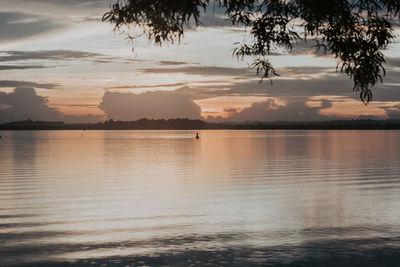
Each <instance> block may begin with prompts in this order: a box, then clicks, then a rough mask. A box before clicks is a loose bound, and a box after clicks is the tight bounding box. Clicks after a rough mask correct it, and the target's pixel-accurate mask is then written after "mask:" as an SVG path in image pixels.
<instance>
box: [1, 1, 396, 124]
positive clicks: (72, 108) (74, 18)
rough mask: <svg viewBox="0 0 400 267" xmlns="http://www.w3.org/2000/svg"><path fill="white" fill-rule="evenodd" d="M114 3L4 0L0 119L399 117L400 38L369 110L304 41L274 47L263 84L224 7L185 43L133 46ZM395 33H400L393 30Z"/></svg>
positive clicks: (139, 41) (327, 60)
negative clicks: (115, 26) (108, 15)
mask: <svg viewBox="0 0 400 267" xmlns="http://www.w3.org/2000/svg"><path fill="white" fill-rule="evenodd" d="M111 2H112V1H111V0H2V6H1V8H0V123H1V122H6V121H9V120H10V119H13V120H18V119H28V118H30V119H38V120H63V121H67V122H95V121H100V120H105V119H111V118H112V119H121V120H136V119H140V118H143V117H148V118H174V117H187V118H196V119H197V118H203V119H207V120H209V121H247V120H258V121H275V120H287V121H313V120H329V119H337V118H346V119H349V118H360V117H365V116H368V117H371V118H380V119H385V118H396V119H398V118H400V82H399V80H398V77H399V74H400V43H395V44H393V45H392V46H391V47H390V49H388V50H387V51H386V52H385V54H386V56H387V64H386V71H387V76H386V77H385V78H384V83H383V84H378V85H377V86H376V87H375V88H373V92H374V98H373V102H371V103H370V104H369V105H368V106H367V107H365V106H364V105H363V104H362V103H361V102H360V101H358V96H357V95H355V94H353V93H352V92H351V89H352V82H351V81H350V80H349V79H347V78H346V76H345V75H343V74H340V73H337V72H335V66H336V61H335V59H333V58H332V57H330V56H326V55H323V54H322V53H316V52H315V51H314V50H313V47H312V45H313V44H312V43H298V44H296V45H295V48H294V51H295V52H293V53H290V52H288V51H278V52H277V53H276V55H274V56H272V58H271V61H272V63H273V64H274V65H275V66H276V67H277V68H278V70H279V73H280V74H281V76H280V77H277V78H275V79H274V80H273V83H272V85H271V84H269V82H263V83H259V82H258V81H259V80H258V77H257V76H256V74H255V72H254V71H252V70H249V69H248V67H247V64H246V62H238V61H236V60H235V59H233V58H232V55H231V51H232V49H233V48H234V47H235V46H234V45H233V44H234V43H235V42H237V41H241V40H242V39H243V37H244V36H245V33H244V32H243V29H238V28H234V27H231V26H230V25H229V24H228V23H227V21H226V20H224V17H223V12H222V10H219V9H216V10H215V11H214V13H211V12H209V13H206V14H204V16H202V17H201V20H202V22H203V24H204V26H203V27H201V28H200V29H197V30H194V29H192V30H190V31H188V32H187V34H186V36H185V39H183V41H182V43H181V44H180V45H179V46H169V47H161V48H160V47H152V46H148V45H146V43H147V41H146V40H144V39H141V38H139V39H137V40H135V42H134V43H129V42H127V40H126V39H125V36H124V35H119V34H114V33H113V32H112V26H111V25H107V24H104V23H101V22H100V20H101V16H102V15H103V14H104V12H106V11H107V9H108V7H109V5H110V3H111ZM396 33H397V34H399V33H400V30H398V29H397V30H396Z"/></svg>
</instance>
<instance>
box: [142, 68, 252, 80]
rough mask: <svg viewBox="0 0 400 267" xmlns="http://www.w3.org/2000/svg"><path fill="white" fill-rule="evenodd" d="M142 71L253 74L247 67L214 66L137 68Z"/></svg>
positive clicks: (225, 74)
mask: <svg viewBox="0 0 400 267" xmlns="http://www.w3.org/2000/svg"><path fill="white" fill-rule="evenodd" d="M138 71H140V72H143V73H184V74H186V75H204V76H242V77H243V76H249V75H255V74H254V72H252V71H251V70H250V69H248V68H228V67H215V66H189V67H180V68H146V69H138Z"/></svg>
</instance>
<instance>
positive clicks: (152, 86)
mask: <svg viewBox="0 0 400 267" xmlns="http://www.w3.org/2000/svg"><path fill="white" fill-rule="evenodd" d="M183 85H186V83H166V84H153V85H125V86H113V87H107V88H105V89H109V90H112V89H137V88H157V87H177V86H183Z"/></svg>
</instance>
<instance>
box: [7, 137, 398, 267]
mask: <svg viewBox="0 0 400 267" xmlns="http://www.w3.org/2000/svg"><path fill="white" fill-rule="evenodd" d="M0 135H2V137H3V138H2V139H0V153H1V154H0V203H1V205H0V266H13V265H21V266H77V265H78V266H79V265H81V266H258V265H259V266H269V265H271V266H400V131H202V132H200V136H201V138H200V139H199V140H197V141H196V140H195V139H194V138H193V137H194V135H195V133H194V132H193V131H86V132H80V131H37V132H33V131H21V132H11V131H9V132H4V131H3V132H1V133H0Z"/></svg>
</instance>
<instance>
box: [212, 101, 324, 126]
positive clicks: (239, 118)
mask: <svg viewBox="0 0 400 267" xmlns="http://www.w3.org/2000/svg"><path fill="white" fill-rule="evenodd" d="M331 106H332V103H331V101H329V100H322V102H321V105H320V106H318V107H310V106H307V104H306V101H305V100H296V101H292V102H288V103H286V104H285V105H278V104H277V103H276V102H275V100H274V99H268V100H266V101H263V102H257V103H253V104H252V105H251V106H250V107H248V108H245V109H243V110H242V111H240V112H235V111H231V112H230V113H231V114H232V115H230V116H229V117H228V118H226V119H225V120H226V121H235V122H243V121H268V122H272V121H321V120H328V119H331V117H327V116H324V115H321V114H319V111H320V110H321V109H325V108H329V107H331ZM210 119H211V118H210Z"/></svg>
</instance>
